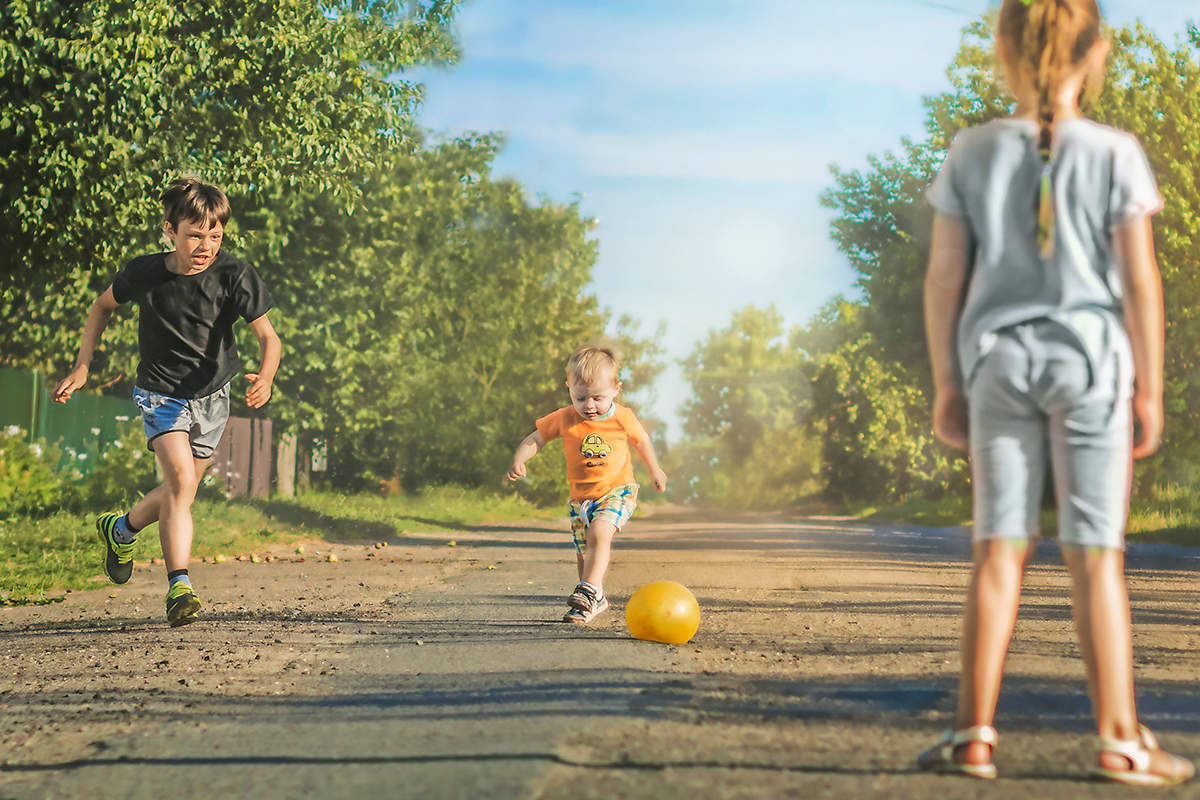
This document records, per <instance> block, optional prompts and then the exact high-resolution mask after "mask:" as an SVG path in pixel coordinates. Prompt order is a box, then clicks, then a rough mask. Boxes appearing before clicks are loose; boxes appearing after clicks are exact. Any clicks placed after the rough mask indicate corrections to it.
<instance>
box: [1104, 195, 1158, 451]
mask: <svg viewBox="0 0 1200 800" xmlns="http://www.w3.org/2000/svg"><path fill="white" fill-rule="evenodd" d="M1113 241H1114V244H1115V245H1116V250H1117V256H1118V259H1119V260H1120V265H1121V285H1122V289H1123V293H1124V306H1125V329H1126V330H1127V331H1128V332H1129V344H1130V348H1131V349H1132V351H1133V378H1134V388H1133V413H1134V417H1135V419H1136V420H1137V423H1138V429H1137V438H1136V440H1135V441H1134V443H1133V457H1134V458H1142V457H1144V456H1148V455H1150V454H1151V453H1153V452H1154V451H1155V450H1157V449H1158V444H1159V440H1160V439H1161V438H1162V429H1163V408H1162V403H1163V401H1162V393H1163V295H1162V278H1161V276H1160V275H1159V272H1158V261H1157V260H1156V259H1155V257H1154V233H1153V230H1152V227H1151V223H1150V218H1149V217H1141V218H1139V219H1136V220H1133V221H1131V222H1130V223H1129V224H1127V225H1123V226H1121V227H1120V228H1117V229H1116V230H1115V231H1114V232H1113Z"/></svg>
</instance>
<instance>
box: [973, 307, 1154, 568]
mask: <svg viewBox="0 0 1200 800" xmlns="http://www.w3.org/2000/svg"><path fill="white" fill-rule="evenodd" d="M1131 387H1132V360H1131V358H1130V357H1129V354H1128V350H1127V348H1123V347H1122V348H1113V349H1112V350H1111V352H1110V353H1109V354H1108V355H1107V356H1106V357H1105V358H1104V359H1103V360H1101V361H1100V362H1099V363H1092V361H1091V360H1090V359H1089V358H1088V357H1087V355H1086V354H1085V353H1084V351H1083V348H1082V346H1081V345H1080V344H1079V343H1078V341H1076V340H1074V339H1073V338H1072V335H1071V333H1070V332H1069V331H1067V330H1066V329H1065V328H1063V327H1062V326H1060V325H1058V324H1057V323H1055V322H1051V321H1048V320H1043V321H1038V322H1032V323H1028V324H1024V325H1019V326H1015V327H1012V328H1007V329H1004V330H1003V331H1000V332H998V333H996V334H994V338H992V339H991V341H990V342H989V344H988V348H987V352H986V353H985V354H984V355H983V356H982V358H981V359H980V361H979V363H978V365H977V366H976V368H975V371H974V374H973V375H972V376H971V379H970V381H969V384H968V388H967V407H968V409H969V414H970V421H969V426H970V427H969V431H970V456H971V477H972V483H973V484H974V487H973V490H974V501H975V526H974V539H975V540H976V541H979V540H984V539H1005V538H1018V539H1019V538H1032V537H1035V536H1037V535H1038V534H1039V533H1040V531H1039V527H1040V525H1039V516H1040V511H1041V500H1042V493H1043V489H1044V487H1045V482H1046V470H1047V468H1049V469H1050V470H1051V472H1052V473H1053V477H1054V494H1055V497H1056V499H1057V504H1058V539H1059V542H1060V543H1061V544H1070V545H1080V546H1088V547H1106V548H1121V547H1123V546H1124V538H1125V524H1126V520H1127V518H1128V514H1129V487H1130V477H1131V474H1132V466H1133V462H1132V446H1133V427H1132V416H1133V415H1132V410H1131V407H1130V397H1131Z"/></svg>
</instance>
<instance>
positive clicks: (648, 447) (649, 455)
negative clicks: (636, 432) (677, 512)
mask: <svg viewBox="0 0 1200 800" xmlns="http://www.w3.org/2000/svg"><path fill="white" fill-rule="evenodd" d="M633 448H634V449H635V450H636V451H637V454H638V456H639V457H640V458H641V459H642V461H643V462H645V464H646V468H647V469H649V470H650V478H651V480H653V481H654V488H655V489H658V491H660V492H665V491H666V490H667V473H665V472H663V471H662V468H661V467H659V466H658V456H656V455H655V454H654V445H652V444H651V443H650V440H649V439H648V438H647V439H642V440H641V441H640V442H638V443H637V444H635V445H634V446H633Z"/></svg>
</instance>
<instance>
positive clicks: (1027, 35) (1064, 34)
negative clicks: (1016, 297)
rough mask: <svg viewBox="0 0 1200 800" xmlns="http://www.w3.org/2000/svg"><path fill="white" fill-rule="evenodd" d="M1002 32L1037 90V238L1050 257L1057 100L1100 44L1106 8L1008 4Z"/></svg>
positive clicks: (1017, 0) (1011, 0)
mask: <svg viewBox="0 0 1200 800" xmlns="http://www.w3.org/2000/svg"><path fill="white" fill-rule="evenodd" d="M996 34H997V37H998V38H1001V39H1004V40H1005V41H1006V42H1007V43H1008V44H1009V45H1010V47H1011V52H1012V55H1011V56H1010V57H1011V58H1012V59H1013V61H1014V63H1013V65H1012V66H1014V67H1016V68H1017V69H1023V70H1026V71H1027V73H1028V74H1029V75H1030V76H1032V78H1033V86H1034V88H1035V89H1036V90H1037V97H1038V101H1037V102H1038V105H1037V122H1038V151H1039V152H1040V153H1041V156H1042V180H1041V184H1040V186H1039V189H1038V196H1037V200H1036V202H1037V210H1038V228H1037V238H1038V246H1039V249H1040V250H1041V252H1042V255H1049V254H1050V253H1052V252H1053V251H1054V203H1053V196H1052V194H1051V191H1050V176H1051V165H1052V161H1053V151H1052V149H1051V143H1052V140H1051V125H1053V123H1054V98H1055V97H1056V95H1057V94H1058V91H1059V88H1060V87H1061V86H1062V82H1063V79H1064V78H1065V77H1066V76H1067V75H1068V74H1069V73H1070V72H1071V71H1072V70H1073V69H1075V68H1076V67H1077V66H1078V65H1079V63H1080V62H1081V61H1083V59H1084V58H1086V57H1087V54H1088V51H1090V50H1091V49H1092V46H1093V45H1094V44H1095V43H1096V42H1098V41H1099V40H1100V35H1101V34H1100V8H1099V7H1098V6H1097V5H1096V0H1004V2H1003V4H1002V5H1001V6H1000V22H999V24H998V26H997V29H996Z"/></svg>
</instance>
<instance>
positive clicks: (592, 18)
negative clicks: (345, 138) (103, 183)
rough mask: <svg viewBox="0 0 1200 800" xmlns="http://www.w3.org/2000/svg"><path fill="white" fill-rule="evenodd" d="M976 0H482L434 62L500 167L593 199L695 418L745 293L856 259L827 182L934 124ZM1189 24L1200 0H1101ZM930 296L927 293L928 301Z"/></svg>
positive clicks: (1150, 20)
mask: <svg viewBox="0 0 1200 800" xmlns="http://www.w3.org/2000/svg"><path fill="white" fill-rule="evenodd" d="M987 7H988V3H987V2H975V1H972V2H966V0H945V2H936V1H934V0H929V1H928V2H926V1H925V0H896V1H895V2H869V1H868V0H838V2H810V1H809V0H756V2H737V1H736V0H734V1H733V2H731V1H730V0H723V1H722V2H715V1H714V0H642V1H641V2H628V1H627V0H615V1H610V2H596V1H595V0H554V1H551V0H468V2H466V3H464V5H463V7H462V9H461V11H460V13H459V17H458V23H457V31H458V35H459V39H460V41H461V43H462V47H463V58H462V60H461V61H460V62H459V63H458V64H457V65H455V66H454V67H452V68H450V69H447V70H422V71H420V72H419V73H418V75H417V77H418V78H419V79H420V80H421V81H422V82H424V83H425V85H426V95H425V103H424V106H423V108H422V111H421V114H420V117H419V119H420V122H421V124H422V125H423V126H425V127H426V128H428V129H430V130H432V131H434V132H435V134H440V135H447V136H452V135H454V134H457V133H462V132H464V131H496V132H502V133H504V134H505V137H506V139H505V141H506V145H505V148H504V150H503V151H502V152H501V154H500V156H499V157H498V159H497V162H496V169H495V171H496V174H497V175H499V176H505V177H513V178H516V179H517V180H519V181H520V182H521V183H522V184H523V185H524V186H526V187H527V189H528V190H529V192H530V194H531V196H544V197H547V198H550V199H552V200H555V201H569V200H572V199H575V198H579V202H580V207H581V209H582V211H583V213H585V214H586V215H588V216H591V217H595V218H596V219H597V220H598V222H599V226H598V228H597V230H596V233H595V235H596V237H597V241H598V242H599V250H600V254H599V259H598V261H597V264H596V268H595V269H594V271H593V275H594V281H593V283H592V284H591V285H590V286H589V287H586V288H587V289H588V290H589V291H592V292H595V293H596V294H597V295H598V297H599V298H600V302H601V304H602V305H603V306H605V307H606V308H608V309H610V310H611V311H613V312H614V316H616V315H618V314H620V313H629V314H632V315H633V316H635V317H637V318H639V319H641V320H642V321H643V331H644V332H645V333H650V332H651V331H653V329H654V327H655V325H656V324H657V322H658V321H659V320H663V321H665V322H666V324H667V330H666V336H665V339H664V344H665V345H666V347H667V351H668V352H667V355H668V357H669V358H670V359H672V362H673V363H672V367H671V369H670V370H669V371H668V374H667V375H665V376H664V377H663V378H661V379H660V380H659V382H658V385H657V395H658V398H657V401H656V402H655V404H654V411H655V413H656V414H657V415H658V416H660V417H661V418H663V419H665V420H666V421H667V423H668V426H669V427H668V435H669V436H670V437H671V438H677V437H678V436H679V434H680V427H679V419H678V415H677V411H678V407H679V405H680V404H681V403H682V402H683V400H684V399H685V397H686V395H687V391H688V387H687V384H686V382H684V381H683V379H682V376H681V374H680V370H679V368H678V365H677V363H675V362H677V360H678V359H680V358H682V357H684V356H686V355H687V354H688V353H689V352H690V351H691V349H692V348H693V346H694V345H695V343H696V342H697V341H699V340H701V339H702V338H703V337H704V336H705V334H706V333H707V332H708V331H709V330H711V329H713V328H718V327H723V326H725V325H726V324H728V321H729V318H730V314H731V312H733V311H734V310H736V309H738V308H741V307H744V306H746V305H751V304H753V305H760V306H761V305H766V304H768V303H774V304H775V305H776V307H777V308H778V309H779V310H780V311H781V312H782V313H783V315H784V317H785V319H786V321H787V323H788V324H789V325H791V324H796V323H802V322H804V321H806V320H807V319H808V318H809V317H810V316H811V315H812V313H813V312H814V311H815V310H816V309H817V308H819V307H820V306H821V305H822V304H823V303H825V302H826V301H827V300H829V299H830V298H831V297H833V296H835V295H837V294H839V293H849V292H852V290H853V289H852V284H853V280H854V275H853V273H852V271H851V270H850V267H849V265H848V264H847V263H846V260H845V259H844V258H843V257H842V256H841V255H840V254H839V253H838V252H837V250H836V248H835V247H834V245H833V243H832V241H831V240H830V238H829V223H830V213H829V212H828V211H827V210H825V209H823V208H821V207H820V205H819V203H818V196H819V195H820V193H821V191H822V190H823V189H825V188H826V187H828V186H829V185H830V179H829V170H828V165H829V164H830V163H837V164H839V165H841V166H843V167H862V166H864V165H865V162H866V156H867V155H868V154H872V153H882V152H884V151H886V150H889V149H891V148H893V147H895V146H896V145H897V143H898V142H899V140H900V138H901V136H904V135H911V136H919V135H920V134H921V132H922V121H923V111H922V105H921V98H922V96H924V95H929V94H933V93H937V92H940V91H943V90H945V89H946V88H947V87H948V84H947V81H946V76H945V69H946V65H947V64H948V63H949V61H950V59H951V58H952V57H953V55H954V53H955V51H956V49H957V46H958V43H959V38H960V35H961V30H962V28H963V26H964V25H966V24H967V23H969V22H970V21H972V20H973V19H975V18H976V17H977V16H978V15H979V14H982V13H983V12H984V11H985V10H986V9H987ZM1102 8H1103V11H1104V14H1105V17H1106V19H1107V20H1108V21H1109V22H1111V23H1114V24H1125V23H1128V22H1132V21H1133V20H1134V19H1137V18H1140V19H1141V20H1142V21H1143V22H1145V23H1146V24H1148V25H1149V26H1150V27H1151V28H1153V29H1154V30H1155V31H1157V32H1158V33H1159V35H1160V36H1164V37H1165V38H1166V39H1167V40H1168V41H1174V37H1175V36H1177V35H1178V34H1180V33H1181V32H1182V31H1183V30H1184V28H1185V25H1186V22H1187V20H1188V19H1189V17H1190V18H1191V19H1200V10H1197V7H1196V6H1195V3H1194V0H1187V2H1183V0H1154V2H1153V3H1146V2H1137V1H1136V0H1121V2H1106V3H1102ZM914 313H916V309H914Z"/></svg>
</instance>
